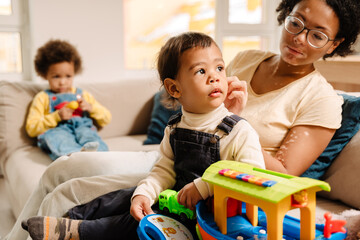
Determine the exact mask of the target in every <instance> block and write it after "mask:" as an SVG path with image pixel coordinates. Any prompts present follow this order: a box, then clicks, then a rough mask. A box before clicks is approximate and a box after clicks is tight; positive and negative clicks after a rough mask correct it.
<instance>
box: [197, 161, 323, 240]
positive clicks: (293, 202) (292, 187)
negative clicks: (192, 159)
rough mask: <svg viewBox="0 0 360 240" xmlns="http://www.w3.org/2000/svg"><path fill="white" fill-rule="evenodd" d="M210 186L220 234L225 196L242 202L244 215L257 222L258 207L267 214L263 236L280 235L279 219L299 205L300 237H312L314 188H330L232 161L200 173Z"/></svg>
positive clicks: (271, 239)
mask: <svg viewBox="0 0 360 240" xmlns="http://www.w3.org/2000/svg"><path fill="white" fill-rule="evenodd" d="M202 178H203V180H204V181H206V182H209V183H211V184H213V186H214V220H215V222H216V224H217V226H218V227H219V230H220V231H221V233H222V234H226V232H227V212H226V211H224V209H226V208H227V198H233V199H236V200H239V201H241V202H245V203H246V216H247V218H248V219H249V221H250V223H251V224H252V225H253V226H257V224H258V207H260V208H261V209H262V210H263V211H264V212H265V213H266V217H267V239H269V240H278V239H282V237H283V219H284V216H285V214H286V213H287V212H288V211H289V210H291V209H294V208H300V220H301V221H300V239H306V240H308V239H315V206H316V192H318V191H321V190H325V191H330V186H329V184H327V183H326V182H323V181H319V180H315V179H310V178H302V177H295V176H291V175H287V174H281V173H277V172H273V171H268V170H264V169H259V168H255V167H253V166H251V165H248V164H244V163H239V162H235V161H227V160H223V161H219V162H217V163H214V164H212V165H211V166H210V167H209V168H208V169H207V170H206V171H205V173H204V175H203V177H202Z"/></svg>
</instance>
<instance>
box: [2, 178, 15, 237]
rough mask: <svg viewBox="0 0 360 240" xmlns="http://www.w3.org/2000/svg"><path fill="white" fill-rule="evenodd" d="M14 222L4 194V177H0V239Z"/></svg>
mask: <svg viewBox="0 0 360 240" xmlns="http://www.w3.org/2000/svg"><path fill="white" fill-rule="evenodd" d="M14 223H15V217H14V215H13V214H12V212H11V209H10V203H9V200H8V198H7V196H6V191H5V183H4V179H3V178H2V177H0V239H3V238H4V237H5V236H6V235H7V234H8V233H9V232H10V230H11V228H12V226H13V225H14Z"/></svg>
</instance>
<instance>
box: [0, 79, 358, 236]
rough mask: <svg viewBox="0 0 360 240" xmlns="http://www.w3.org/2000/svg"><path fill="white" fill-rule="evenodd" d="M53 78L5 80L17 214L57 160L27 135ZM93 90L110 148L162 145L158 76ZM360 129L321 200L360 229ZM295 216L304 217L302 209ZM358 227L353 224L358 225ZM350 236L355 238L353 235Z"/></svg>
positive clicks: (7, 155)
mask: <svg viewBox="0 0 360 240" xmlns="http://www.w3.org/2000/svg"><path fill="white" fill-rule="evenodd" d="M47 86H48V85H47V82H45V81H44V82H9V81H0V167H1V168H0V170H1V172H2V174H3V177H4V179H5V185H6V191H7V195H8V197H9V199H10V203H11V207H12V210H13V213H14V215H15V217H17V216H18V215H19V213H20V211H21V209H22V207H23V206H24V204H25V202H26V200H27V198H28V197H29V195H30V194H31V192H32V191H33V190H34V188H35V186H36V185H37V183H38V180H39V179H40V177H41V175H42V173H43V172H44V171H45V169H46V167H47V166H48V165H49V164H50V163H51V162H52V161H51V159H50V158H49V157H48V156H47V155H46V154H44V153H43V152H42V151H41V150H40V149H39V148H38V147H37V146H36V139H33V138H30V137H28V136H27V134H26V132H25V128H24V124H25V120H26V115H27V112H28V109H29V106H30V103H31V101H32V99H33V97H34V95H35V94H36V93H37V92H39V91H40V90H42V89H44V88H46V87H47ZM76 86H78V87H80V88H83V89H86V90H88V91H89V92H90V93H92V94H93V95H94V97H95V98H96V99H97V100H98V101H99V102H100V103H102V104H103V105H104V106H105V107H107V108H108V109H109V110H110V111H111V113H112V121H111V123H110V124H109V125H107V126H105V127H104V128H102V129H99V134H100V136H101V137H102V138H103V139H104V141H105V142H106V143H107V144H108V146H109V149H110V151H123V150H125V151H151V150H157V149H158V146H159V145H158V144H150V145H143V142H144V140H145V139H146V138H147V130H148V127H149V124H150V122H151V118H152V112H153V106H154V95H155V93H157V92H158V91H159V88H160V85H159V82H158V80H157V79H155V78H153V79H131V80H128V81H124V80H122V81H116V82H97V83H85V82H79V83H76ZM359 173H360V133H359V132H358V133H356V134H355V135H354V136H353V137H352V139H351V140H350V142H349V143H347V144H346V146H345V147H344V148H343V150H342V151H341V153H340V154H339V155H338V156H337V157H336V159H335V161H334V162H333V163H332V164H331V166H330V167H329V168H328V169H327V171H326V173H325V175H324V177H323V178H324V180H325V181H327V182H328V183H329V184H330V186H331V188H332V190H331V192H330V193H323V192H322V193H320V194H319V197H318V199H317V215H316V217H317V221H322V220H321V219H322V215H323V214H324V213H325V212H326V211H330V212H332V213H333V214H334V215H335V216H337V217H339V218H343V219H346V220H348V224H347V226H348V227H349V228H351V229H352V230H354V231H360V229H358V228H359V226H360V214H359V213H360V211H357V209H360V190H359V187H358V186H357V183H360V181H359V179H360V178H359V177H358V176H359ZM290 215H293V216H298V213H297V212H291V213H290ZM354 224H355V225H356V224H357V225H358V226H357V227H352V225H354ZM349 239H350V238H349Z"/></svg>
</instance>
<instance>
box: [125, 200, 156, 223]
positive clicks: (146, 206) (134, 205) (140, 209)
mask: <svg viewBox="0 0 360 240" xmlns="http://www.w3.org/2000/svg"><path fill="white" fill-rule="evenodd" d="M153 213H154V212H153V210H152V209H151V206H150V200H149V198H147V197H145V196H143V195H137V196H135V197H134V198H133V199H132V202H131V207H130V214H131V216H133V217H134V218H135V220H136V221H140V220H141V219H143V217H145V216H146V215H149V214H153Z"/></svg>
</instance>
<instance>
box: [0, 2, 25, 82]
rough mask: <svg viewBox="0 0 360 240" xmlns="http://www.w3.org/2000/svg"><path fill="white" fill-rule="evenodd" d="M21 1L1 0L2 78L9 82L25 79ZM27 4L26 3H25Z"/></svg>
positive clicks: (0, 53) (0, 70)
mask: <svg viewBox="0 0 360 240" xmlns="http://www.w3.org/2000/svg"><path fill="white" fill-rule="evenodd" d="M21 2H22V1H21V0H0V76H1V78H3V79H7V80H22V79H24V67H23V60H24V56H23V55H24V54H23V51H22V50H23V48H24V46H23V44H22V42H23V41H22V40H23V37H24V36H23V35H24V32H25V28H24V24H23V19H24V16H23V15H21V9H22V8H21V7H24V6H20V3H21ZM24 2H25V1H24Z"/></svg>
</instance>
